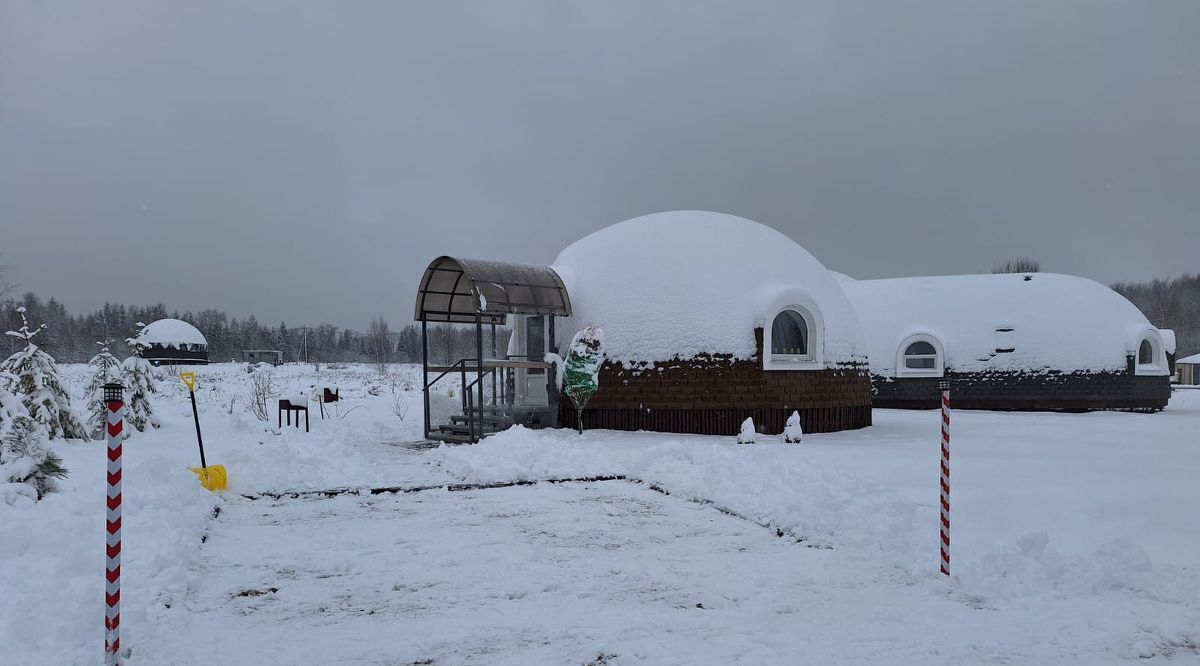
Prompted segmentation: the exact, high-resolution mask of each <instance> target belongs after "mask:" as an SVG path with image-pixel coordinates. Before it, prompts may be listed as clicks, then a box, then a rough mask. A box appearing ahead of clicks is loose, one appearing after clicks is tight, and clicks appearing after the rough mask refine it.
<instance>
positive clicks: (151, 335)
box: [137, 319, 208, 347]
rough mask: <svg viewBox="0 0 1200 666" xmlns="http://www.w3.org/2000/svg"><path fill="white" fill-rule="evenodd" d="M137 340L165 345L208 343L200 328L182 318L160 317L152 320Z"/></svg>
mask: <svg viewBox="0 0 1200 666" xmlns="http://www.w3.org/2000/svg"><path fill="white" fill-rule="evenodd" d="M137 340H138V342H144V343H146V344H148V345H162V346H164V347H177V346H179V345H181V344H184V345H207V344H208V340H206V339H205V338H204V334H203V333H201V332H200V331H199V329H197V328H196V327H195V326H192V325H191V324H189V323H187V322H186V321H182V320H180V319H159V320H158V321H155V322H151V323H150V324H149V325H147V326H146V327H145V328H143V329H142V332H141V333H139V334H138V336H137Z"/></svg>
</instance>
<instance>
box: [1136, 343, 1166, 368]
mask: <svg viewBox="0 0 1200 666" xmlns="http://www.w3.org/2000/svg"><path fill="white" fill-rule="evenodd" d="M1145 342H1149V343H1150V356H1151V358H1152V359H1153V360H1152V361H1151V362H1150V363H1142V343H1145ZM1133 371H1134V374H1135V375H1165V374H1167V356H1166V352H1165V351H1163V345H1162V341H1161V340H1159V339H1158V337H1157V336H1155V335H1143V336H1142V337H1141V339H1139V340H1138V344H1137V349H1135V350H1134V352H1133Z"/></svg>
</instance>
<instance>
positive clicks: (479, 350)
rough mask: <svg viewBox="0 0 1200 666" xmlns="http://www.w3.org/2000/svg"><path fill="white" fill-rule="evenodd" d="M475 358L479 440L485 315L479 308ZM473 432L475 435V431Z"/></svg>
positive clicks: (481, 424)
mask: <svg viewBox="0 0 1200 666" xmlns="http://www.w3.org/2000/svg"><path fill="white" fill-rule="evenodd" d="M475 358H476V359H478V363H479V365H478V366H476V373H475V374H476V377H475V383H476V384H478V387H479V388H478V395H479V400H478V401H477V402H476V403H475V408H476V409H477V410H478V411H479V438H478V439H476V440H475V441H477V442H478V441H479V440H480V439H483V315H481V314H480V313H479V311H478V310H476V311H475ZM471 434H472V437H474V431H472V433H471Z"/></svg>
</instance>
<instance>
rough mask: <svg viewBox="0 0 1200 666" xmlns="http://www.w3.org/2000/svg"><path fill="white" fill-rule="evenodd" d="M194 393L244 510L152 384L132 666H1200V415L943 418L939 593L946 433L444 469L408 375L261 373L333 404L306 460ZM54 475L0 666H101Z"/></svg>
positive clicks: (12, 581)
mask: <svg viewBox="0 0 1200 666" xmlns="http://www.w3.org/2000/svg"><path fill="white" fill-rule="evenodd" d="M198 373H199V375H200V384H201V386H200V394H199V395H200V403H201V422H202V424H203V427H204V433H205V448H206V453H207V454H208V460H209V462H210V464H211V463H221V464H224V465H225V466H226V467H227V468H228V470H229V476H230V490H229V491H227V492H225V493H223V494H221V495H216V494H212V493H208V492H206V491H204V490H202V489H200V488H199V487H198V484H197V483H196V480H195V477H194V476H193V475H192V474H191V473H190V472H189V471H187V469H186V467H187V466H188V465H195V464H196V463H197V458H198V456H197V454H196V447H195V436H194V429H193V424H192V417H191V408H190V406H189V405H188V403H187V401H186V393H184V392H183V391H182V385H181V384H179V382H178V381H177V380H173V379H171V378H168V377H166V376H165V375H166V373H165V372H164V378H163V380H162V381H161V382H160V385H161V387H162V388H163V394H162V395H161V396H160V397H159V399H158V400H157V401H156V402H155V405H156V407H157V409H158V411H159V412H160V415H161V417H162V420H163V423H164V425H163V428H162V429H161V430H158V431H153V432H149V433H138V434H134V435H133V436H132V437H131V438H130V439H129V440H128V441H127V442H126V444H125V466H126V467H125V469H126V471H125V476H124V484H125V487H124V490H125V495H124V497H125V516H124V524H123V527H124V543H125V550H124V566H123V575H124V579H123V598H122V641H121V642H122V645H123V646H124V647H125V648H126V649H128V650H130V657H129V659H128V663H129V664H131V665H136V664H200V663H215V662H221V663H229V664H266V663H279V664H298V663H321V664H411V663H428V664H485V663H489V664H490V663H514V664H515V663H522V664H529V663H552V664H562V663H567V664H570V663H576V664H585V663H595V664H634V663H653V664H671V663H713V664H726V663H746V664H767V663H781V664H791V663H872V664H911V663H921V664H960V663H1013V664H1064V663H1065V664H1104V663H1115V662H1120V661H1125V660H1133V659H1142V660H1145V659H1149V660H1155V661H1160V662H1163V663H1197V662H1200V576H1198V575H1197V572H1198V570H1200V518H1198V516H1197V507H1200V487H1198V484H1197V483H1196V480H1197V479H1200V391H1177V392H1176V393H1175V394H1174V396H1173V398H1172V402H1171V405H1170V407H1169V408H1168V409H1167V410H1166V411H1164V412H1162V413H1160V414H1153V415H1141V414H1124V413H1096V414H1024V413H991V412H956V413H955V414H954V424H953V428H954V440H953V496H952V501H953V505H954V514H953V518H954V533H953V539H954V540H953V557H954V560H953V569H954V574H955V575H954V577H953V578H952V579H950V580H945V579H944V577H941V576H939V575H938V574H937V573H936V568H937V551H936V544H937V542H936V539H937V509H936V502H937V456H938V442H937V436H938V432H937V429H938V420H937V414H936V413H935V412H907V411H888V410H877V411H876V412H875V425H874V426H873V427H871V428H867V429H864V430H860V431H853V432H844V433H836V434H828V435H810V436H806V438H805V441H804V443H803V444H800V445H784V444H781V443H776V442H774V438H769V437H760V439H759V442H760V443H759V444H755V445H748V446H738V445H736V444H734V443H733V438H732V437H729V438H716V437H685V436H679V435H662V434H652V433H616V432H596V433H587V434H585V435H584V436H579V435H577V434H575V433H572V432H566V431H528V430H524V429H520V428H518V429H514V430H511V431H509V432H506V433H503V434H501V435H497V436H495V437H493V438H490V439H488V440H485V442H484V443H482V444H480V445H476V446H462V447H442V448H437V449H429V448H423V447H419V446H417V447H414V446H407V445H406V444H408V443H411V442H413V441H415V440H417V439H419V437H420V429H421V425H420V419H421V406H420V392H419V387H420V378H419V368H415V369H414V368H412V367H411V366H408V367H400V366H394V367H391V368H389V369H388V373H387V374H386V375H380V374H379V372H378V371H377V370H376V369H375V368H372V367H370V366H349V367H346V368H329V367H325V368H322V369H321V370H320V371H319V372H315V371H314V370H313V369H312V368H311V367H309V366H283V367H281V368H278V369H276V371H275V375H276V381H277V383H278V384H279V385H280V389H281V390H282V391H283V392H284V393H285V394H288V393H294V392H297V391H300V390H305V389H307V387H309V386H311V385H313V384H317V385H322V386H323V385H328V386H331V387H335V386H336V387H340V388H341V389H342V395H343V398H344V401H343V403H342V404H340V405H339V406H338V413H337V414H335V415H334V416H333V418H331V419H328V420H324V421H322V420H320V419H319V417H317V415H316V412H315V406H314V414H313V416H314V420H313V423H312V426H313V431H312V432H311V433H307V434H306V433H304V432H303V431H302V430H301V431H296V430H294V429H290V430H289V429H287V428H286V427H285V428H283V429H282V430H277V429H275V428H274V423H273V422H272V423H270V424H264V423H262V422H260V421H258V420H256V419H255V418H254V417H253V416H252V415H251V414H249V413H248V412H247V411H246V410H245V404H244V403H245V401H246V397H245V396H246V389H245V385H246V383H247V375H246V373H245V372H244V371H243V369H242V366H240V365H232V364H221V365H214V366H208V367H204V368H198ZM64 375H65V376H66V378H67V381H68V383H69V384H70V385H71V386H72V387H73V388H74V390H75V391H77V392H79V391H80V390H81V389H82V386H83V385H84V383H85V381H86V377H85V368H84V367H83V366H66V367H64ZM393 391H394V392H393ZM231 400H232V401H233V408H232V413H231V409H230V403H231ZM396 404H399V405H400V410H401V411H402V412H403V410H404V407H405V406H407V408H408V411H407V413H406V414H405V418H404V419H403V420H402V419H400V418H398V417H397V416H396V415H395V414H394V413H393V408H394V406H395V405H396ZM57 448H58V450H59V452H60V453H61V454H62V455H63V457H64V460H65V462H66V464H67V467H68V468H69V469H70V470H71V476H70V477H69V478H68V479H66V481H65V482H64V484H63V491H62V492H60V493H57V494H54V495H51V496H50V497H49V498H48V499H46V500H44V501H43V502H40V503H38V504H36V505H33V504H30V503H27V502H24V503H22V502H18V503H17V504H16V505H13V506H9V505H6V504H4V503H0V590H3V591H4V594H2V595H0V645H4V646H6V647H5V651H4V653H3V654H0V663H4V664H9V663H11V664H21V665H24V664H94V663H98V662H99V661H100V658H101V653H102V646H103V626H102V618H103V603H102V600H103V579H102V570H103V562H104V555H103V545H102V544H103V536H102V533H103V503H102V498H103V494H104V487H103V482H104V471H103V470H104V462H103V460H104V459H103V443H102V442H94V443H80V442H73V443H67V444H61V443H60V444H58V445H57ZM618 475H619V476H623V477H626V479H628V480H614V481H602V482H591V483H563V484H548V483H539V484H536V485H524V486H517V487H505V488H495V489H476V490H466V491H451V490H447V489H434V490H425V491H422V492H414V493H384V494H371V493H369V492H366V491H363V492H361V493H358V494H343V495H338V496H336V497H328V498H327V497H323V496H319V495H318V496H302V497H298V498H291V497H285V498H283V499H273V498H270V497H265V496H263V497H260V498H259V499H255V500H251V499H248V498H246V497H244V496H243V495H256V494H259V493H264V492H269V491H288V490H306V489H308V490H315V489H325V488H344V487H350V488H363V489H366V488H373V487H383V486H437V485H444V484H451V483H464V482H465V483H502V482H511V481H536V480H546V479H556V478H567V477H595V476H618ZM655 488H657V489H659V490H662V491H665V492H666V493H669V494H664V492H658V491H656V490H655ZM693 500H694V501H693ZM217 509H219V511H217ZM780 532H782V533H783V535H784V536H783V537H782V538H781V537H778V536H776V534H778V533H780Z"/></svg>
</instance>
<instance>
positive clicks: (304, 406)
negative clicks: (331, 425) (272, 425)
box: [279, 398, 308, 432]
mask: <svg viewBox="0 0 1200 666" xmlns="http://www.w3.org/2000/svg"><path fill="white" fill-rule="evenodd" d="M284 412H287V424H288V425H292V412H295V413H296V427H297V428H299V427H300V412H304V432H308V400H307V399H304V398H291V399H281V400H280V401H279V427H280V428H282V427H283V414H284Z"/></svg>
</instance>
